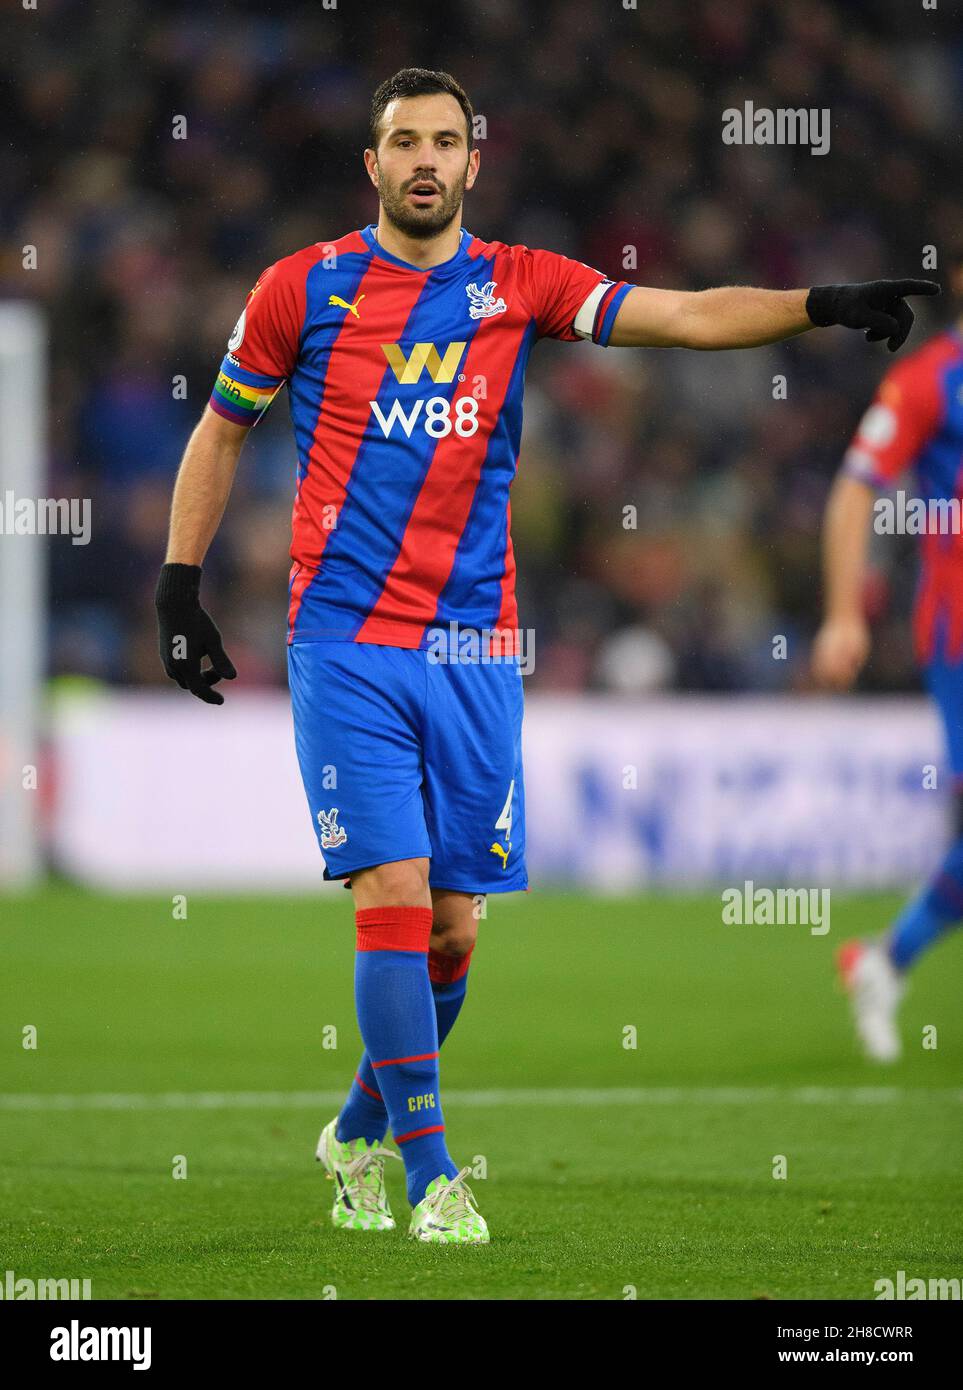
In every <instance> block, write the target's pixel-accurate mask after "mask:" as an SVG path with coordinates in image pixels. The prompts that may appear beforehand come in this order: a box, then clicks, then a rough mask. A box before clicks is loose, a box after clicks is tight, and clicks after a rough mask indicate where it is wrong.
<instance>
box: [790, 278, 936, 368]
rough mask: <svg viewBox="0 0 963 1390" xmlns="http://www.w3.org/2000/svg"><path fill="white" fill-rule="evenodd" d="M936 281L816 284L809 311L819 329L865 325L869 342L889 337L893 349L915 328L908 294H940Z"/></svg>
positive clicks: (890, 346)
mask: <svg viewBox="0 0 963 1390" xmlns="http://www.w3.org/2000/svg"><path fill="white" fill-rule="evenodd" d="M939 292H940V287H939V285H938V284H937V283H936V281H935V280H868V281H867V282H866V283H865V284H863V285H816V286H815V287H814V288H813V289H811V290H810V291H809V295H808V297H807V299H806V313H807V314H808V315H809V317H810V318H811V319H812V321H813V323H814V324H816V325H817V327H819V328H826V327H828V326H829V324H831V323H841V324H842V325H843V327H844V328H865V329H866V341H867V342H868V343H878V342H881V341H882V339H883V338H888V339H889V350H890V352H895V351H896V349H897V348H898V347H902V346H903V344H904V343H905V342H906V339H907V337H908V336H909V331H910V329H911V328H912V327H913V310H912V309H911V308H910V306H909V305H908V304H907V303H906V296H907V295H908V294H939Z"/></svg>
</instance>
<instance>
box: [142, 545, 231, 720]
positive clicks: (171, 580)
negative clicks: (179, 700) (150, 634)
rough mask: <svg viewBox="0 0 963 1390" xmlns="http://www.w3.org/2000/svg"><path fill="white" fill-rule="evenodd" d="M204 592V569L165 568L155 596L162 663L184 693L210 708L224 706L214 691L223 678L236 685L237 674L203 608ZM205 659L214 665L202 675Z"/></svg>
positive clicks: (167, 566) (192, 567) (216, 691)
mask: <svg viewBox="0 0 963 1390" xmlns="http://www.w3.org/2000/svg"><path fill="white" fill-rule="evenodd" d="M200 589H201V567H200V565H164V566H163V568H162V569H161V572H160V577H159V578H158V580H157V592H156V594H155V595H154V604H155V606H156V608H157V626H158V629H159V632H160V656H161V662H162V663H163V666H164V670H165V671H166V672H167V674H168V675H169V676H170V678H171V680H172V681H177V684H178V685H179V686H180V688H181V689H182V690H189V691H190V692H191V694H192V695H196V696H197V698H198V699H199V700H203V701H204V703H205V704H207V705H223V703H224V696H223V695H222V694H221V692H220V691H219V690H212V689H211V687H212V686H213V685H216V684H217V682H218V681H219V680H220V679H221V677H222V676H226V677H227V679H228V680H229V681H232V680H233V679H234V677H235V676H236V675H237V672H236V671H235V669H234V665H233V663H232V661H231V660H230V658H229V657H228V656H227V654H226V652H225V651H224V648H223V646H222V645H221V634H220V633H219V632H218V630H217V627H216V626H215V624H214V620H213V618H211V617H210V615H209V614H208V613H205V612H204V609H203V608H202V607H201V600H200ZM205 656H209V657H210V658H211V664H210V666H209V668H208V669H207V670H206V671H202V670H201V661H202V660H203V659H204V657H205Z"/></svg>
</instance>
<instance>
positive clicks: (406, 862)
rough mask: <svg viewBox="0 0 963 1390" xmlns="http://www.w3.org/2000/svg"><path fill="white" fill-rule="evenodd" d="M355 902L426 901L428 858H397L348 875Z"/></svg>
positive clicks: (413, 903) (414, 903) (412, 903)
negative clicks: (390, 862) (388, 862)
mask: <svg viewBox="0 0 963 1390" xmlns="http://www.w3.org/2000/svg"><path fill="white" fill-rule="evenodd" d="M351 887H352V889H353V890H354V897H355V903H356V904H357V906H358V907H359V908H365V907H421V906H422V905H423V904H424V905H425V906H427V905H428V900H429V898H428V860H427V859H399V860H398V861H397V862H396V863H394V864H376V865H374V866H373V867H372V868H370V869H362V870H361V871H360V872H359V873H355V874H352V875H351Z"/></svg>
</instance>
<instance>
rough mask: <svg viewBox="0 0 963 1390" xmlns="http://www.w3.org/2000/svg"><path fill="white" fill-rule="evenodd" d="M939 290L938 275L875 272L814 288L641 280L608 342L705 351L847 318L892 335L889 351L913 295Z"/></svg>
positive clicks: (877, 335) (873, 332)
mask: <svg viewBox="0 0 963 1390" xmlns="http://www.w3.org/2000/svg"><path fill="white" fill-rule="evenodd" d="M939 292H940V287H939V285H938V284H936V282H935V281H934V280H871V281H868V282H866V283H865V284H859V285H817V286H815V287H814V288H813V289H810V290H760V289H754V288H751V287H749V286H745V285H727V286H725V287H722V288H719V289H714V290H695V291H685V290H656V289H647V288H645V287H644V286H642V285H637V286H635V287H634V288H633V289H631V290H630V291H629V293H628V294H627V295H626V296H625V298H624V300H623V301H622V303H621V305H620V307H619V312H618V315H617V317H616V320H615V324H614V327H613V329H612V335H611V337H610V339H609V345H610V346H611V347H687V348H698V349H702V350H703V351H711V350H718V349H720V348H747V347H761V346H762V345H763V344H764V343H776V342H779V341H780V340H781V339H783V338H792V337H795V336H796V334H798V333H805V332H807V330H808V329H810V328H826V327H828V326H829V325H830V324H842V325H843V326H844V327H845V328H861V329H863V330H864V331H865V334H866V338H867V340H868V341H869V342H871V343H874V342H880V341H881V340H882V339H883V338H885V339H887V342H888V345H889V349H890V352H895V351H896V349H897V348H898V347H901V346H902V344H903V343H904V342H905V341H906V338H907V336H908V335H909V331H910V329H911V328H912V326H913V311H912V309H911V308H910V307H909V305H908V304H907V302H906V298H907V296H908V295H914V294H923V295H931V294H939Z"/></svg>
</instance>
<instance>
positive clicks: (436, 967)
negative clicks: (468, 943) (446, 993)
mask: <svg viewBox="0 0 963 1390" xmlns="http://www.w3.org/2000/svg"><path fill="white" fill-rule="evenodd" d="M474 949H475V948H474V946H473V947H472V951H473V950H474ZM470 960H471V951H469V952H468V954H467V956H446V955H445V954H444V952H443V951H432V950H431V949H429V951H428V978H429V979H430V980H431V983H432V984H433V985H453V984H454V983H455V981H456V980H460V979H461V977H462V976H463V975H467V973H468V964H469V962H470Z"/></svg>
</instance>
